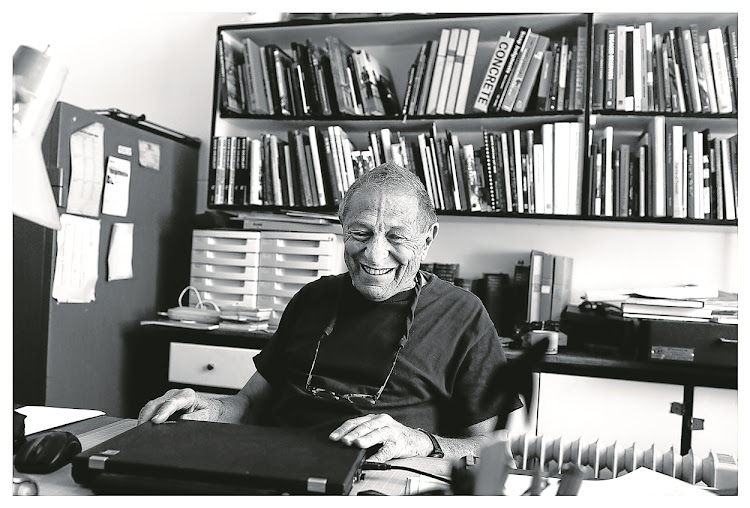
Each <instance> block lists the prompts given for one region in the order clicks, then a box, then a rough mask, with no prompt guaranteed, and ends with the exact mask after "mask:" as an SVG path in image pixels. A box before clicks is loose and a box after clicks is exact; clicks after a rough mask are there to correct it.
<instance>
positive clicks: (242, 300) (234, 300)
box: [188, 289, 265, 310]
mask: <svg viewBox="0 0 750 508" xmlns="http://www.w3.org/2000/svg"><path fill="white" fill-rule="evenodd" d="M198 292H199V293H200V295H201V299H202V300H211V301H212V302H214V303H215V304H216V305H218V306H219V308H220V309H221V310H231V309H234V308H240V309H257V308H261V307H260V305H259V304H258V295H237V294H232V293H217V292H215V291H205V290H202V289H199V290H198ZM188 301H189V304H190V305H198V298H197V297H196V296H195V293H194V292H192V291H190V297H189V299H188ZM263 308H265V307H263Z"/></svg>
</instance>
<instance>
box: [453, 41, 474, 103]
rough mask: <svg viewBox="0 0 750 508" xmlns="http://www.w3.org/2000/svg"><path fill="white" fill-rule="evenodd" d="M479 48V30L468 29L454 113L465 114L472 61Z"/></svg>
mask: <svg viewBox="0 0 750 508" xmlns="http://www.w3.org/2000/svg"><path fill="white" fill-rule="evenodd" d="M478 46H479V29H477V28H469V37H468V41H467V42H466V55H465V56H464V65H463V68H462V70H461V79H460V81H459V85H458V95H457V97H456V106H455V113H456V114H458V115H463V114H464V113H465V112H466V101H467V99H468V97H469V90H470V87H471V75H472V72H473V71H474V60H475V59H476V53H477V47H478Z"/></svg>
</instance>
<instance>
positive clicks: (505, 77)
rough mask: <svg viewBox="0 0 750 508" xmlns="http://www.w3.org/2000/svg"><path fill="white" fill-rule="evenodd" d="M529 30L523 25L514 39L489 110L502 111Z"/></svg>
mask: <svg viewBox="0 0 750 508" xmlns="http://www.w3.org/2000/svg"><path fill="white" fill-rule="evenodd" d="M529 32H530V29H529V28H528V27H525V26H522V27H520V28H519V29H518V32H517V34H516V36H515V38H514V39H513V46H512V47H511V49H510V52H509V53H508V57H507V62H506V63H505V65H504V66H503V71H502V73H501V74H500V76H498V82H497V85H496V86H495V90H494V91H493V92H492V97H491V98H490V103H489V105H488V108H487V110H488V111H492V112H497V111H500V105H501V104H502V101H503V97H504V94H505V91H506V90H507V88H508V82H509V81H510V79H511V76H512V74H513V69H514V68H515V64H516V60H517V59H518V55H519V54H520V52H521V49H522V48H523V45H524V43H525V42H526V36H527V35H528V33H529Z"/></svg>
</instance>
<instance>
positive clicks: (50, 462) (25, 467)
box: [13, 430, 81, 474]
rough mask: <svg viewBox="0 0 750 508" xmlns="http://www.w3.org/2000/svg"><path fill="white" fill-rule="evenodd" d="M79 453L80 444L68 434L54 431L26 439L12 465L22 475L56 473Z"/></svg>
mask: <svg viewBox="0 0 750 508" xmlns="http://www.w3.org/2000/svg"><path fill="white" fill-rule="evenodd" d="M79 453H81V442H80V441H79V440H78V438H77V437H76V436H75V435H74V434H71V433H70V432H65V431H62V430H54V431H50V432H45V433H43V434H38V435H33V436H29V437H27V438H26V442H25V443H24V444H23V445H22V446H21V447H20V448H19V449H18V452H16V456H15V458H14V461H13V463H14V464H15V466H16V469H17V470H18V471H20V472H22V473H37V474H46V473H51V472H53V471H57V470H58V469H60V468H61V467H63V466H64V465H65V464H68V463H69V462H70V461H71V459H72V458H73V457H74V456H76V455H77V454H79Z"/></svg>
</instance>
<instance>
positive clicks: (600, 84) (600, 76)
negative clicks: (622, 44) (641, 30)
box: [591, 23, 608, 111]
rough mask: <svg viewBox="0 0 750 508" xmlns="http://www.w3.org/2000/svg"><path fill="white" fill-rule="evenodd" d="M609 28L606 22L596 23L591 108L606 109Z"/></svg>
mask: <svg viewBox="0 0 750 508" xmlns="http://www.w3.org/2000/svg"><path fill="white" fill-rule="evenodd" d="M607 28H608V25H607V24H605V23H595V24H594V41H593V50H594V51H593V56H592V60H591V65H592V75H591V108H592V109H593V110H594V111H601V110H602V109H604V88H605V83H606V72H607Z"/></svg>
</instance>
